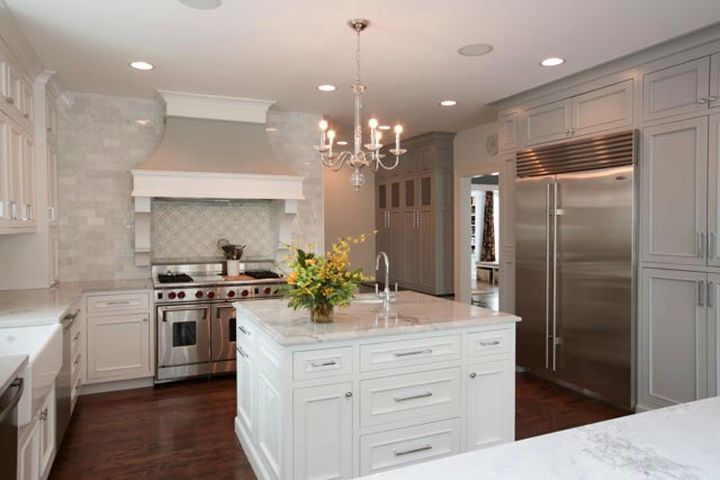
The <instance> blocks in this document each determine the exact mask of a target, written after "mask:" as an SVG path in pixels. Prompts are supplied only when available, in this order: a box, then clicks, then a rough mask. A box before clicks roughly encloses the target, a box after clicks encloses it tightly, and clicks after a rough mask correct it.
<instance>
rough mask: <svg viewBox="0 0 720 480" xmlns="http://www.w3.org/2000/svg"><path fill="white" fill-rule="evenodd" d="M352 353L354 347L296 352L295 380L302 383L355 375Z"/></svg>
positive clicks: (294, 359)
mask: <svg viewBox="0 0 720 480" xmlns="http://www.w3.org/2000/svg"><path fill="white" fill-rule="evenodd" d="M352 352H353V349H352V347H343V348H329V349H327V350H311V351H308V352H295V354H294V355H293V378H295V381H300V380H308V379H310V378H322V377H332V376H335V375H350V374H352V373H353V358H352Z"/></svg>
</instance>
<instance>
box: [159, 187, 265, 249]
mask: <svg viewBox="0 0 720 480" xmlns="http://www.w3.org/2000/svg"><path fill="white" fill-rule="evenodd" d="M274 219H275V212H274V210H273V205H272V202H270V201H251V200H247V201H198V200H193V201H178V200H170V201H168V200H154V201H153V203H152V233H151V240H152V243H151V244H152V256H153V259H158V258H169V259H174V258H192V257H213V256H219V255H222V252H221V251H220V250H219V249H218V248H217V241H218V239H220V238H225V239H226V240H228V241H229V242H230V243H232V244H234V245H247V248H245V251H244V254H243V259H246V260H253V259H255V260H267V259H273V258H275V248H276V246H277V237H278V233H277V228H276V222H275V221H274Z"/></svg>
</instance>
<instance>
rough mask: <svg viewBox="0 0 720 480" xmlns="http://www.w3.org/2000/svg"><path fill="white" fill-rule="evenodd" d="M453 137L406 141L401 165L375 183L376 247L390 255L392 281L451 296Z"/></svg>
mask: <svg viewBox="0 0 720 480" xmlns="http://www.w3.org/2000/svg"><path fill="white" fill-rule="evenodd" d="M454 135H455V134H453V133H439V132H432V133H427V134H425V135H421V136H418V137H414V138H411V139H409V140H407V141H406V142H405V145H404V148H407V150H408V151H407V153H406V154H405V155H403V156H402V157H401V158H400V164H399V166H398V167H397V168H396V169H394V170H382V169H380V170H378V172H377V173H376V180H375V189H376V195H375V212H376V213H375V228H376V229H377V238H376V248H377V251H378V252H380V251H384V252H386V253H387V254H388V255H389V257H390V281H391V282H393V283H394V282H397V283H398V285H399V286H401V287H403V288H408V289H412V290H417V291H421V292H426V293H430V294H433V295H445V294H451V293H453V284H452V281H453V270H452V269H453V242H452V234H453V223H452V222H453V220H452V215H453V205H452V202H453V191H452V189H453V184H452V182H453V180H452V178H453V177H452V162H453V137H454Z"/></svg>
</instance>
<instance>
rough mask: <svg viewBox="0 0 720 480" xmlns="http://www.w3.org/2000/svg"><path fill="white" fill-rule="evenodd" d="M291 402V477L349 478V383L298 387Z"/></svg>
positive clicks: (350, 391) (350, 459) (351, 402)
mask: <svg viewBox="0 0 720 480" xmlns="http://www.w3.org/2000/svg"><path fill="white" fill-rule="evenodd" d="M348 394H350V395H348ZM293 403H294V409H293V415H294V421H293V423H294V429H293V436H294V441H293V445H294V449H295V451H294V452H293V453H294V455H293V457H294V468H293V473H294V478H298V479H300V478H302V479H308V480H312V479H323V480H329V479H341V478H351V477H352V473H353V468H352V462H353V451H352V448H353V440H352V425H353V417H352V412H353V401H352V384H351V383H339V384H335V385H325V386H321V387H310V388H302V389H298V390H296V391H295V396H294V401H293Z"/></svg>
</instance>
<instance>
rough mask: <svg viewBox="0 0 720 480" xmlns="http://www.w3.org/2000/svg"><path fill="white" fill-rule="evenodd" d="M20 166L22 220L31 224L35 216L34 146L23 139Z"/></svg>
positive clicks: (26, 139)
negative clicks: (21, 162)
mask: <svg viewBox="0 0 720 480" xmlns="http://www.w3.org/2000/svg"><path fill="white" fill-rule="evenodd" d="M24 140H25V145H24V147H23V165H22V182H23V184H22V208H21V210H22V219H23V220H24V221H25V222H33V221H34V220H35V219H36V215H35V204H36V202H35V144H34V143H33V141H32V140H31V139H30V138H29V137H27V136H26V137H25V138H24Z"/></svg>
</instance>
